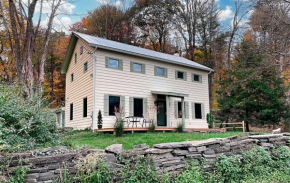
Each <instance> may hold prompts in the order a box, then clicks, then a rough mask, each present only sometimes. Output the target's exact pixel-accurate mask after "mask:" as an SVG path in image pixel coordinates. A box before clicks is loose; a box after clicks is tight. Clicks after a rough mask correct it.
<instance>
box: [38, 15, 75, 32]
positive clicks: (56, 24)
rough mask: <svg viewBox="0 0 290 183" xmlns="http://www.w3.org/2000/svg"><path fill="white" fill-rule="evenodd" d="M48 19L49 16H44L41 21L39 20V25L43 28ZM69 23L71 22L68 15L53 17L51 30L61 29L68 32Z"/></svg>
mask: <svg viewBox="0 0 290 183" xmlns="http://www.w3.org/2000/svg"><path fill="white" fill-rule="evenodd" d="M48 20H49V17H48V16H46V18H45V19H44V20H43V21H41V23H40V26H41V27H43V28H46V27H47V23H48ZM71 24H72V20H71V18H70V17H68V16H63V17H61V18H59V17H55V18H54V20H53V30H55V31H63V32H65V33H66V34H68V33H69V29H70V25H71Z"/></svg>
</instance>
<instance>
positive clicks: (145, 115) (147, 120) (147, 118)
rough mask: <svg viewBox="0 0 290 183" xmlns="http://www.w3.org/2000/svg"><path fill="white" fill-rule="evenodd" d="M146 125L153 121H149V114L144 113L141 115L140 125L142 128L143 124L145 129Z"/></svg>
mask: <svg viewBox="0 0 290 183" xmlns="http://www.w3.org/2000/svg"><path fill="white" fill-rule="evenodd" d="M146 123H149V125H150V123H153V119H150V116H149V113H144V114H143V123H142V127H144V124H145V127H146Z"/></svg>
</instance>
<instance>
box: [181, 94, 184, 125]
mask: <svg viewBox="0 0 290 183" xmlns="http://www.w3.org/2000/svg"><path fill="white" fill-rule="evenodd" d="M181 111H182V126H183V128H185V112H184V97H182V98H181Z"/></svg>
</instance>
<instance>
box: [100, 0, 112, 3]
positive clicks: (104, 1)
mask: <svg viewBox="0 0 290 183" xmlns="http://www.w3.org/2000/svg"><path fill="white" fill-rule="evenodd" d="M97 1H98V2H99V3H101V4H109V2H110V0H97Z"/></svg>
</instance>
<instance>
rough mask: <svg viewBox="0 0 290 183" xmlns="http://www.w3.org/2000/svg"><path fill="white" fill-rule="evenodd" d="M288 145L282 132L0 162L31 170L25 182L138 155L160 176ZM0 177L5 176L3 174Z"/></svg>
mask: <svg viewBox="0 0 290 183" xmlns="http://www.w3.org/2000/svg"><path fill="white" fill-rule="evenodd" d="M289 143H290V134H288V133H287V134H286V133H284V134H273V135H253V136H245V137H238V136H234V137H229V138H214V139H207V140H201V141H186V142H174V143H162V144H156V145H154V146H153V147H149V146H148V145H146V144H141V145H137V146H134V147H133V149H132V150H124V149H123V146H122V145H121V144H114V145H111V146H109V147H107V148H106V149H105V150H100V149H81V150H75V151H71V150H68V149H67V148H66V147H65V146H57V147H53V148H46V149H43V150H40V151H34V152H26V153H14V154H10V155H9V156H7V157H6V156H0V163H1V164H3V163H5V162H7V161H9V163H10V167H9V168H10V169H13V168H17V166H20V163H19V162H21V166H26V167H28V168H29V169H30V170H29V171H28V172H27V173H28V176H27V178H26V182H28V183H36V182H38V183H40V182H44V181H52V180H55V179H57V178H58V177H59V175H60V174H61V173H62V172H64V168H65V169H67V170H68V172H69V173H70V174H71V175H72V176H73V175H75V174H76V172H77V169H76V162H77V161H78V160H79V159H81V158H83V157H86V156H87V155H89V154H92V153H99V154H101V155H102V157H103V158H105V161H106V162H108V164H109V165H110V166H111V167H112V168H115V169H118V168H119V167H121V166H122V165H123V164H124V161H120V159H123V160H126V159H132V158H133V159H134V157H140V156H141V157H150V158H152V159H153V162H154V166H155V168H156V170H157V171H158V172H159V173H160V174H162V173H165V172H168V173H169V174H178V173H180V171H182V169H183V168H184V167H185V166H186V165H187V163H188V162H189V161H194V162H195V163H197V162H198V161H199V160H200V159H201V158H203V159H204V160H205V166H204V168H205V169H206V170H210V169H211V168H212V165H213V164H214V163H215V162H216V157H217V156H218V155H220V154H224V155H232V154H239V153H242V152H243V151H246V150H249V149H251V148H253V147H255V146H261V147H263V148H265V149H266V150H269V149H271V148H274V147H278V146H288V147H289ZM117 156H118V158H117ZM120 157H121V158H120ZM20 160H21V161H20ZM2 174H4V175H5V172H2ZM2 178H3V179H4V178H5V177H2ZM0 179H1V177H0Z"/></svg>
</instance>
